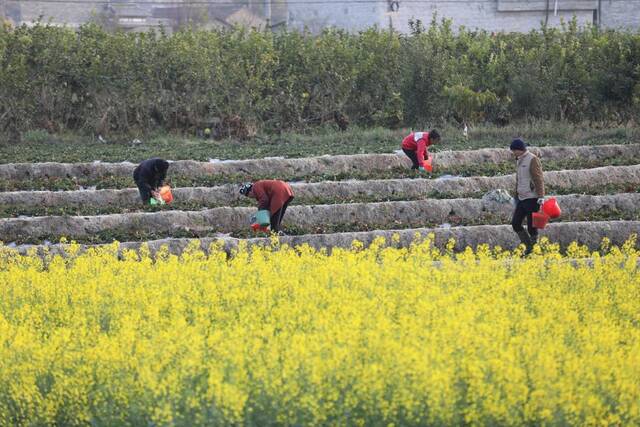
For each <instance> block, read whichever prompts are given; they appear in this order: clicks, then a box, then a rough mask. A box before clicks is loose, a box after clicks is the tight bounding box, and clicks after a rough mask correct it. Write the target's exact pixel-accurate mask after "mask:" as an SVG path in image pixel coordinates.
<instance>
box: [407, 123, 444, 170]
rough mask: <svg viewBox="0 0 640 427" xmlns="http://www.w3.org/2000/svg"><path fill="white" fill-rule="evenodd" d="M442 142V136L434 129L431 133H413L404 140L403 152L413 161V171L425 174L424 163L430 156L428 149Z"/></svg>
mask: <svg viewBox="0 0 640 427" xmlns="http://www.w3.org/2000/svg"><path fill="white" fill-rule="evenodd" d="M439 142H440V134H439V133H438V131H437V130H435V129H433V130H431V131H429V132H411V133H410V134H409V135H407V136H406V137H405V138H404V139H403V140H402V151H404V154H406V155H407V157H409V158H410V159H411V162H412V163H413V166H411V169H418V170H420V171H421V172H424V171H425V169H424V161H425V160H426V159H427V158H428V156H429V151H428V147H429V146H431V145H433V144H437V143H439Z"/></svg>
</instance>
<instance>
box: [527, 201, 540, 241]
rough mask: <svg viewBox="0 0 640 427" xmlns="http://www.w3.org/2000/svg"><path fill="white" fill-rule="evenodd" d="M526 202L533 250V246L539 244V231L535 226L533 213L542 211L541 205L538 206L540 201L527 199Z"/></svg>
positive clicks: (528, 228) (528, 227)
mask: <svg viewBox="0 0 640 427" xmlns="http://www.w3.org/2000/svg"><path fill="white" fill-rule="evenodd" d="M526 202H527V205H526V207H525V210H526V212H527V230H528V231H529V235H530V236H531V250H533V246H534V245H535V244H536V243H538V229H537V228H535V227H534V226H533V213H534V212H538V211H539V210H540V205H539V204H538V199H527V200H526ZM531 250H530V251H529V252H531Z"/></svg>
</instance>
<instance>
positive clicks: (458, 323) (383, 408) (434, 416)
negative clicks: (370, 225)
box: [0, 240, 640, 426]
mask: <svg viewBox="0 0 640 427" xmlns="http://www.w3.org/2000/svg"><path fill="white" fill-rule="evenodd" d="M634 246H635V245H634V242H630V243H629V244H627V245H625V246H624V247H622V248H614V249H607V250H603V251H599V252H596V253H589V252H588V251H586V250H585V249H581V248H579V247H577V246H574V247H572V248H570V250H569V254H568V257H570V258H572V259H578V261H571V260H568V259H567V258H565V257H564V256H561V255H560V253H559V250H558V248H557V247H554V246H553V245H549V244H546V245H543V248H542V250H538V251H537V253H536V254H535V255H534V256H532V257H530V258H528V259H526V260H522V259H520V258H518V257H514V256H513V255H514V254H512V253H509V252H506V251H501V250H500V249H494V250H489V249H488V248H486V247H485V248H480V249H478V250H477V251H475V252H473V251H471V250H468V251H467V252H464V253H461V254H453V253H451V252H450V251H443V252H440V251H437V250H435V249H434V248H433V246H432V245H431V243H430V241H428V240H427V241H425V242H423V243H419V244H415V245H413V246H412V247H410V248H405V249H396V248H384V247H382V245H380V244H379V242H378V243H376V244H374V245H373V246H372V247H371V248H369V249H363V248H362V247H361V245H358V244H354V247H353V248H352V249H350V250H334V251H333V252H332V253H327V252H326V251H314V250H312V249H310V248H299V249H297V250H293V249H288V248H279V250H273V249H252V250H248V249H241V250H240V251H239V252H238V253H237V254H235V256H233V257H229V258H228V257H227V255H226V254H225V253H224V252H222V251H221V250H216V249H215V248H213V249H212V253H211V254H210V255H209V256H205V255H204V254H203V253H201V252H199V251H197V250H195V249H193V250H189V251H187V253H185V254H184V255H182V256H180V257H177V256H172V255H169V254H167V253H161V254H159V255H158V256H157V257H156V258H152V257H150V256H149V255H148V254H142V255H140V256H138V255H137V254H135V253H125V254H124V255H123V256H122V257H118V255H117V248H116V247H115V246H111V247H108V248H103V249H99V250H90V251H89V252H87V253H84V254H76V255H75V256H71V257H70V258H68V259H63V258H60V257H48V258H45V259H44V260H42V259H41V258H40V257H38V256H28V257H19V256H16V255H14V254H12V253H11V252H10V251H9V250H8V249H2V250H0V425H2V426H13V425H30V426H31V425H59V426H72V425H96V426H123V425H131V426H151V425H153V426H197V425H229V424H237V425H260V426H262V425H273V424H277V425H461V424H470V425H523V424H529V425H580V426H582V425H639V424H640V275H639V274H638V267H637V261H638V252H636V251H635V250H634V249H633V247H634ZM605 252H606V253H605ZM516 255H517V254H516ZM586 257H589V260H588V261H587V260H582V259H584V258H586Z"/></svg>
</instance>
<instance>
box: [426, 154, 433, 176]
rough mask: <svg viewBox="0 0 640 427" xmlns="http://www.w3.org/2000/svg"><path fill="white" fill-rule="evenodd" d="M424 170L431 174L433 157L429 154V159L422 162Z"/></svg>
mask: <svg viewBox="0 0 640 427" xmlns="http://www.w3.org/2000/svg"><path fill="white" fill-rule="evenodd" d="M424 170H426V171H427V172H433V156H432V155H431V154H429V157H427V158H426V159H425V161H424Z"/></svg>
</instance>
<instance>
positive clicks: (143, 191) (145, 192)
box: [136, 182, 151, 205]
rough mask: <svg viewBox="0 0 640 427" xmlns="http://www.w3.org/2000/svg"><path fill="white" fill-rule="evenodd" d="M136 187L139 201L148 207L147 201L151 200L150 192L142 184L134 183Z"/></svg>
mask: <svg viewBox="0 0 640 427" xmlns="http://www.w3.org/2000/svg"><path fill="white" fill-rule="evenodd" d="M136 185H137V186H138V191H139V192H140V199H141V200H142V203H143V204H145V205H148V204H149V200H151V191H150V190H149V188H148V187H147V186H146V185H144V184H142V183H139V182H136Z"/></svg>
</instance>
